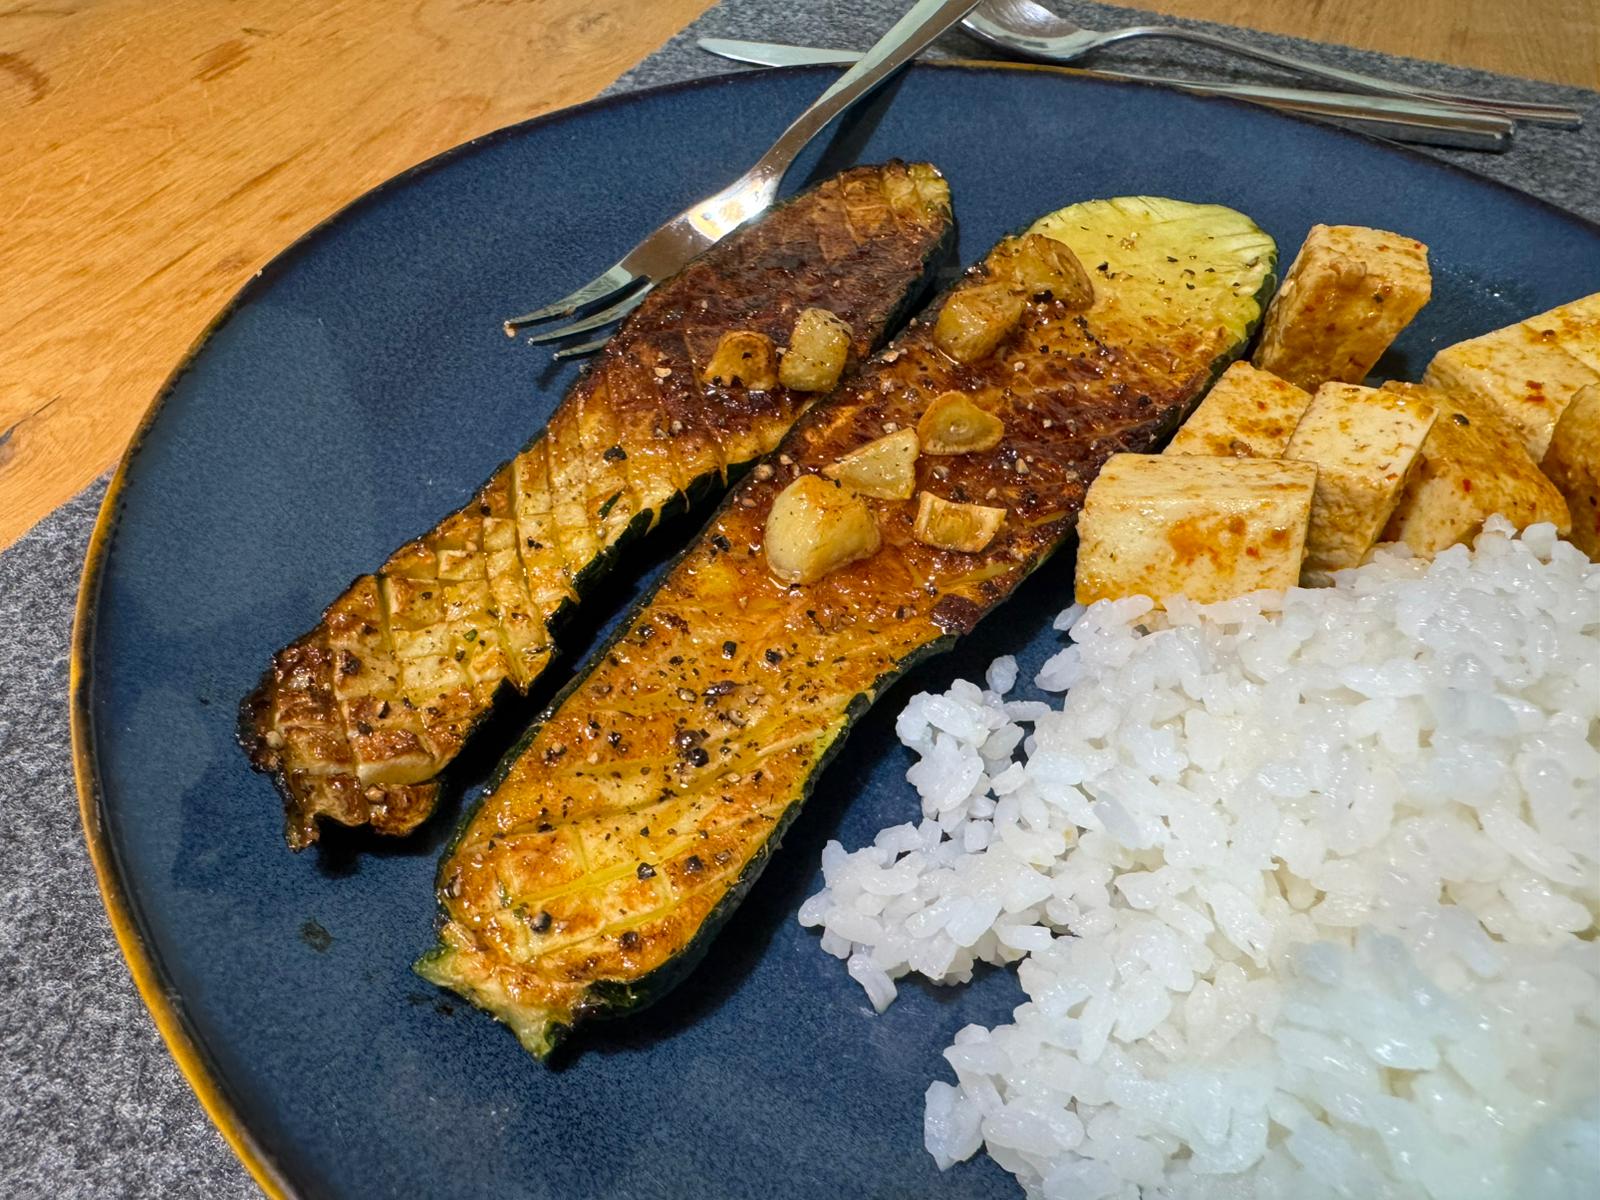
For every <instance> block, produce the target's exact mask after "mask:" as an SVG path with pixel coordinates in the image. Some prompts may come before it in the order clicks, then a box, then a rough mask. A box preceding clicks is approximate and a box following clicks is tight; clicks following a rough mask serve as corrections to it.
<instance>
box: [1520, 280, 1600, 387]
mask: <svg viewBox="0 0 1600 1200" xmlns="http://www.w3.org/2000/svg"><path fill="white" fill-rule="evenodd" d="M1522 326H1523V328H1524V329H1528V330H1530V331H1532V332H1533V334H1534V335H1535V336H1536V337H1538V338H1540V339H1541V340H1543V341H1546V342H1554V343H1555V344H1556V345H1558V346H1560V347H1561V348H1562V349H1563V350H1565V351H1566V352H1567V353H1568V354H1570V355H1572V357H1573V358H1575V359H1577V360H1578V361H1579V362H1581V363H1582V364H1583V365H1584V366H1586V367H1588V368H1589V369H1590V370H1591V371H1594V372H1596V373H1600V292H1595V293H1594V294H1593V295H1589V296H1580V297H1578V298H1577V299H1576V300H1573V301H1571V302H1569V303H1567V304H1562V305H1558V306H1557V307H1555V308H1552V309H1551V310H1550V311H1549V312H1542V313H1540V314H1539V315H1538V316H1537V317H1529V318H1528V319H1527V320H1526V321H1523V322H1522Z"/></svg>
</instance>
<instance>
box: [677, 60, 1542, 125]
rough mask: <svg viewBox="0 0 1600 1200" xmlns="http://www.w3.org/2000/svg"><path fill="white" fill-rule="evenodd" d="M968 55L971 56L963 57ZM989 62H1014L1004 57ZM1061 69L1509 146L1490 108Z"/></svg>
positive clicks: (771, 63)
mask: <svg viewBox="0 0 1600 1200" xmlns="http://www.w3.org/2000/svg"><path fill="white" fill-rule="evenodd" d="M698 45H699V46H700V49H702V50H704V51H706V52H707V53H709V54H715V55H717V56H718V57H719V58H727V59H732V60H733V61H734V62H743V63H753V64H755V65H756V66H762V67H802V66H805V67H811V66H828V67H832V66H846V65H848V64H850V63H853V62H855V61H856V60H857V59H859V58H860V57H861V56H860V55H859V54H857V53H856V52H854V51H851V50H831V49H826V48H822V47H817V46H786V45H783V44H781V43H778V42H748V41H741V40H739V39H735V38H709V37H708V38H701V39H700V40H699V43H698ZM961 61H970V60H961ZM990 65H1009V64H1004V63H999V64H990ZM1033 69H1043V70H1053V71H1063V72H1066V73H1067V74H1071V75H1081V76H1084V77H1087V78H1090V79H1112V80H1117V81H1119V82H1124V83H1148V84H1156V85H1159V86H1162V87H1173V88H1179V89H1181V90H1183V91H1186V92H1191V93H1194V94H1196V95H1201V96H1228V97H1231V98H1233V99H1235V100H1248V101H1251V102H1252V103H1255V104H1261V105H1265V106H1266V107H1268V108H1275V109H1279V110H1280V111H1283V112H1293V113H1299V114H1301V115H1302V116H1309V117H1319V118H1324V119H1327V120H1331V121H1335V122H1338V123H1341V124H1345V123H1348V124H1351V125H1356V126H1358V127H1359V128H1361V129H1363V130H1365V131H1366V132H1369V133H1375V134H1378V135H1379V136H1382V137H1388V138H1392V139H1394V140H1395V141H1404V142H1416V143H1420V144H1423V145H1429V146H1451V147H1454V148H1456V149H1463V150H1489V151H1492V152H1495V153H1504V152H1505V151H1506V150H1509V149H1510V148H1511V131H1512V129H1513V127H1514V126H1513V123H1512V122H1511V121H1510V120H1508V119H1507V118H1505V117H1500V116H1495V115H1494V114H1492V113H1478V112H1464V111H1462V110H1460V109H1455V108H1448V107H1446V106H1444V105H1436V104H1429V103H1427V102H1425V101H1421V100H1400V99H1396V98H1394V97H1391V96H1373V95H1366V94H1363V93H1357V92H1325V91H1317V90H1313V89H1305V88H1281V87H1269V86H1265V85H1258V84H1250V83H1212V82H1208V81H1205V80H1198V79H1173V78H1168V77H1164V76H1158V75H1134V74H1131V73H1129V72H1125V71H1099V70H1086V69H1083V68H1079V67H1044V68H1033Z"/></svg>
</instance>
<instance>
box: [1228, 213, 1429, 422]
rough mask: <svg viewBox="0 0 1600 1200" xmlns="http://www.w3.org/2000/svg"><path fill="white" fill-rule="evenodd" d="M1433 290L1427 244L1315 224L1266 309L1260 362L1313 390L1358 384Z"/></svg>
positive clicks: (1257, 356) (1258, 352) (1258, 353)
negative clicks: (1330, 385) (1341, 384)
mask: <svg viewBox="0 0 1600 1200" xmlns="http://www.w3.org/2000/svg"><path fill="white" fill-rule="evenodd" d="M1432 292H1433V276H1432V275H1431V274H1430V273H1429V271H1428V248H1427V247H1426V246H1424V245H1423V244H1422V243H1421V242H1419V241H1417V240H1416V239H1414V238H1408V237H1402V236H1400V235H1399V234H1398V233H1388V232H1386V231H1384V230H1382V229H1368V228H1366V227H1365V226H1362V225H1313V226H1312V227H1311V232H1310V233H1308V234H1307V235H1306V240H1305V243H1304V244H1303V245H1302V246H1301V247H1300V253H1299V254H1297V255H1295V259H1294V262H1293V263H1292V264H1291V265H1290V267H1289V271H1288V273H1287V274H1286V275H1285V276H1284V278H1283V284H1282V286H1280V287H1279V288H1278V294H1277V295H1276V296H1274V297H1273V298H1272V304H1271V305H1270V306H1269V307H1268V308H1267V316H1266V319H1265V321H1263V323H1262V327H1261V341H1260V343H1259V344H1258V345H1257V347H1256V353H1255V358H1254V359H1253V361H1254V363H1255V365H1256V366H1258V367H1260V368H1261V369H1262V370H1264V371H1271V372H1272V373H1273V374H1274V375H1277V376H1279V377H1280V378H1283V379H1287V380H1288V381H1289V382H1290V383H1292V384H1295V385H1296V386H1297V387H1302V388H1305V389H1306V390H1307V391H1315V390H1316V389H1317V388H1318V387H1319V386H1321V385H1322V384H1324V383H1327V382H1330V381H1333V382H1338V383H1360V382H1361V381H1362V380H1363V379H1365V378H1366V377H1367V372H1368V371H1370V370H1372V364H1373V363H1375V362H1377V361H1378V356H1379V355H1381V354H1382V353H1383V352H1384V351H1385V350H1387V349H1388V348H1389V346H1390V344H1391V343H1392V342H1393V341H1394V340H1395V338H1397V337H1399V336H1400V331H1401V330H1402V329H1404V328H1405V327H1406V326H1407V325H1408V324H1410V323H1411V318H1412V317H1414V316H1416V315H1417V312H1418V311H1419V310H1420V309H1421V308H1422V306H1423V305H1424V304H1426V303H1427V302H1428V297H1429V296H1430V295H1431V294H1432Z"/></svg>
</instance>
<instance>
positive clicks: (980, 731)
mask: <svg viewBox="0 0 1600 1200" xmlns="http://www.w3.org/2000/svg"><path fill="white" fill-rule="evenodd" d="M1057 627H1058V628H1062V629H1068V628H1070V630H1071V635H1072V644H1071V645H1070V646H1069V647H1068V648H1066V649H1065V650H1063V651H1062V652H1061V653H1059V654H1057V655H1056V656H1055V657H1054V658H1052V659H1050V660H1049V662H1047V663H1046V664H1045V666H1044V668H1043V669H1042V671H1041V672H1040V673H1039V677H1038V684H1039V686H1040V687H1041V688H1043V689H1046V690H1050V691H1061V690H1066V689H1070V690H1068V691H1067V695H1066V698H1065V703H1064V705H1063V707H1062V708H1060V709H1055V708H1053V707H1051V706H1050V705H1047V704H1042V703H1037V702H1035V703H1022V702H1014V701H1013V702H1008V701H1006V700H1005V699H1004V694H1005V693H1006V692H1008V691H1009V690H1010V689H1011V688H1012V686H1013V685H1014V683H1015V681H1016V676H1017V666H1016V663H1015V662H1014V661H1013V660H1011V659H1000V660H999V661H997V662H996V663H995V664H994V665H993V666H992V667H990V669H989V672H988V676H987V679H986V683H987V685H988V686H987V688H986V689H985V688H979V687H978V686H977V685H975V684H972V683H967V682H960V683H957V684H955V685H954V686H953V687H952V688H951V689H950V690H949V691H948V692H947V693H945V694H944V695H942V696H933V695H926V694H924V695H919V696H917V697H915V698H914V699H913V700H912V701H911V702H910V704H909V705H908V706H907V707H906V709H905V711H904V712H903V713H902V714H901V716H900V718H899V723H898V732H899V735H900V738H901V740H902V741H904V742H905V744H906V745H907V746H909V747H911V748H912V749H913V750H915V751H916V752H917V754H918V755H919V756H920V757H919V760H918V761H917V763H916V764H915V765H914V766H912V767H911V769H910V770H909V771H908V772H907V777H908V778H909V779H910V781H911V783H912V784H913V785H915V787H916V789H917V791H918V793H919V794H920V795H921V798H922V811H923V819H922V821H921V822H920V823H918V824H905V825H898V826H895V827H893V828H890V829H885V830H884V831H883V832H882V833H880V834H879V835H878V837H877V839H876V841H875V842H874V844H873V845H871V846H867V847H864V848H862V849H860V850H856V851H854V852H853V853H847V852H846V851H845V850H844V849H843V847H841V846H840V845H839V844H838V843H831V844H830V845H829V846H828V848H827V850H826V851H825V852H824V855H823V868H824V872H825V877H826V882H827V886H826V888H825V890H823V891H822V892H820V893H818V894H817V895H816V896H813V897H812V898H811V899H810V900H808V901H807V902H806V904H805V906H804V907H803V908H802V910H801V914H800V919H801V921H802V922H804V923H805V924H807V925H818V926H821V928H822V931H823V932H822V945H823V947H824V948H826V949H827V950H828V951H830V952H831V953H833V954H835V955H837V956H838V957H840V958H842V959H845V960H846V964H847V967H848V970H849V973H850V975H851V977H852V978H854V979H855V980H857V982H859V983H860V984H861V985H862V987H863V988H865V989H866V992H867V995H868V996H869V997H870V999H871V1001H872V1003H873V1004H874V1005H875V1006H876V1007H877V1008H878V1009H879V1010H880V1011H881V1010H882V1009H883V1008H885V1007H886V1006H887V1005H888V1004H889V1003H890V1002H891V1001H892V1000H893V999H894V996H895V983H894V980H895V979H897V978H899V977H901V976H904V975H906V974H907V973H908V972H916V973H918V974H920V975H923V976H925V977H926V978H928V979H930V980H934V981H937V982H940V983H958V982H964V981H966V980H968V979H970V978H971V975H972V969H973V965H974V963H976V962H979V961H983V962H991V963H1014V964H1016V965H1017V972H1018V976H1019V979H1020V982H1021V985H1022V988H1023V990H1024V991H1025V993H1026V995H1027V1000H1026V1002H1025V1003H1023V1004H1021V1005H1020V1006H1019V1007H1018V1008H1017V1009H1016V1010H1015V1012H1014V1014H1013V1022H1012V1023H1011V1024H1009V1025H1002V1026H999V1027H997V1028H994V1029H987V1028H983V1027H981V1026H977V1025H970V1026H968V1027H967V1028H965V1029H963V1030H962V1031H961V1032H960V1033H958V1034H957V1035H956V1038H955V1044H954V1045H952V1046H950V1047H949V1048H948V1049H947V1050H946V1051H945V1058H946V1060H947V1061H948V1063H949V1065H950V1067H951V1068H953V1070H954V1072H955V1079H956V1083H955V1084H954V1085H951V1084H949V1083H945V1082H934V1083H932V1084H931V1085H930V1086H929V1088H928V1092H927V1099H926V1118H925V1133H926V1142H927V1148H928V1151H929V1152H930V1153H931V1154H932V1155H933V1156H934V1158H935V1159H936V1160H937V1161H938V1163H939V1165H940V1166H941V1167H948V1166H950V1165H951V1164H953V1163H955V1162H958V1161H960V1160H963V1159H966V1158H968V1157H970V1156H971V1155H972V1154H974V1153H975V1152H976V1151H977V1150H978V1149H979V1148H980V1147H981V1148H985V1149H987V1151H988V1153H989V1154H990V1155H991V1156H992V1157H993V1158H994V1159H995V1160H996V1161H997V1162H999V1163H1000V1165H1001V1166H1003V1167H1004V1168H1005V1169H1006V1170H1008V1171H1010V1172H1012V1173H1013V1174H1015V1175H1016V1177H1017V1179H1018V1180H1019V1182H1020V1183H1021V1184H1022V1185H1023V1188H1024V1189H1025V1191H1026V1192H1027V1193H1028V1195H1029V1196H1035V1197H1047V1198H1049V1200H1100V1198H1102V1197H1126V1198H1130V1200H1137V1198H1139V1197H1141V1196H1142V1197H1147V1198H1149V1197H1169V1196H1170V1197H1179V1196H1182V1197H1201V1198H1213V1197H1215V1198H1218V1200H1220V1198H1222V1197H1227V1198H1228V1200H1243V1198H1246V1197H1251V1198H1262V1200H1265V1198H1268V1197H1271V1198H1277V1197H1294V1198H1295V1200H1314V1198H1316V1197H1322V1196H1351V1197H1360V1198H1362V1200H1369V1198H1370V1200H1384V1198H1388V1197H1396V1198H1399V1197H1435V1198H1441V1200H1442V1198H1449V1200H1469V1198H1476V1197H1485V1198H1488V1197H1494V1198H1500V1197H1513V1196H1515V1197H1529V1198H1531V1197H1566V1196H1571V1197H1580V1196H1581V1197H1593V1196H1597V1195H1600V943H1597V942H1596V940H1595V933H1596V918H1597V915H1600V748H1597V747H1600V568H1597V567H1595V566H1593V565H1591V564H1589V563H1588V562H1587V561H1586V560H1585V559H1584V558H1583V556H1582V555H1581V554H1579V553H1578V552H1577V551H1576V550H1574V549H1573V548H1572V547H1571V546H1568V545H1566V544H1564V543H1559V542H1557V541H1556V539H1555V535H1554V532H1553V530H1552V529H1551V528H1550V527H1549V526H1536V527H1534V528H1533V529H1530V530H1528V531H1527V532H1525V533H1524V534H1523V535H1522V536H1521V537H1520V538H1518V537H1514V536H1511V531H1510V527H1509V526H1508V525H1506V524H1505V523H1504V522H1501V521H1498V520H1497V521H1494V522H1491V524H1490V527H1489V530H1488V531H1487V532H1485V533H1484V534H1483V535H1482V536H1481V537H1480V538H1479V539H1478V542H1477V545H1476V548H1475V550H1474V551H1470V552H1469V551H1468V550H1467V549H1466V548H1465V547H1456V548H1454V549H1452V550H1449V551H1446V552H1445V553H1443V554H1441V555H1439V556H1438V557H1437V558H1435V559H1434V560H1433V561H1432V562H1422V561H1417V560H1414V559H1410V558H1408V557H1407V556H1405V554H1404V552H1403V550H1401V551H1398V552H1396V551H1390V550H1384V551H1380V552H1379V554H1378V555H1377V558H1376V561H1374V562H1372V563H1370V564H1369V565H1367V566H1364V567H1362V568H1360V569H1358V570H1354V571H1346V572H1341V573H1340V574H1339V576H1338V577H1337V586H1336V587H1334V588H1329V589H1320V590H1300V589H1295V590H1291V591H1289V592H1287V593H1258V594H1256V595H1252V596H1249V597H1246V598H1243V599H1238V600H1233V601H1229V602H1226V603H1222V604H1215V605H1210V606H1199V605H1194V604H1189V603H1186V602H1184V601H1182V600H1174V601H1172V602H1171V603H1170V605H1169V607H1168V609H1167V611H1166V612H1165V613H1164V614H1163V613H1159V612H1153V611H1152V606H1151V604H1150V602H1149V601H1147V600H1144V599H1130V600H1122V601H1116V602H1102V603H1100V604H1097V605H1095V606H1094V607H1093V608H1091V609H1089V610H1088V611H1087V612H1085V611H1083V610H1082V609H1079V608H1074V609H1069V610H1068V611H1067V612H1065V613H1063V614H1062V615H1061V618H1060V619H1059V620H1058V622H1057ZM1030 728H1031V731H1032V732H1031V733H1029V732H1028V731H1029V729H1030ZM1069 931H1070V934H1071V935H1072V936H1069ZM932 1069H933V1065H932V1064H930V1073H931V1071H932Z"/></svg>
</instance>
